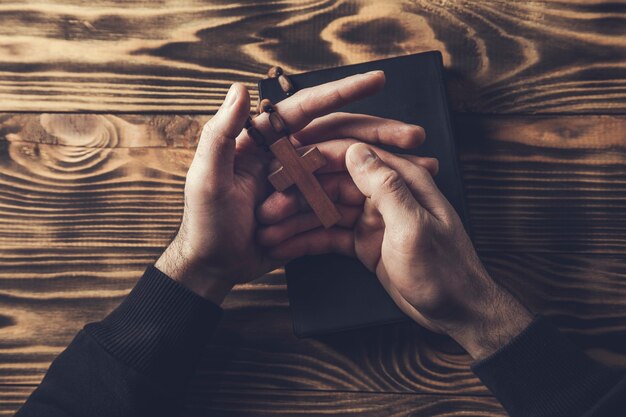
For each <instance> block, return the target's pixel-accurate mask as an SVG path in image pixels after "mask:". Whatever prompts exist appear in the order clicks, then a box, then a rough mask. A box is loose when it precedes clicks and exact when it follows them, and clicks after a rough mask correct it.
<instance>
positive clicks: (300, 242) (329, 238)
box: [268, 227, 354, 260]
mask: <svg viewBox="0 0 626 417" xmlns="http://www.w3.org/2000/svg"><path fill="white" fill-rule="evenodd" d="M323 253H337V254H341V255H347V256H354V234H353V233H352V231H350V230H347V229H341V228H338V227H333V228H330V229H315V230H312V231H310V232H306V233H302V234H299V235H296V236H294V237H292V238H291V239H287V240H286V241H284V242H283V243H281V244H279V245H278V246H275V247H273V248H271V249H269V252H268V255H269V256H270V257H271V258H273V259H281V260H291V259H295V258H299V257H301V256H306V255H320V254H323Z"/></svg>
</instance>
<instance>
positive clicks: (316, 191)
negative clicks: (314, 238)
mask: <svg viewBox="0 0 626 417" xmlns="http://www.w3.org/2000/svg"><path fill="white" fill-rule="evenodd" d="M270 150H271V151H272V153H273V154H274V156H275V157H276V159H278V161H279V162H280V163H281V164H282V167H280V168H279V169H277V170H276V171H274V172H273V173H272V174H270V176H269V177H268V180H269V181H270V183H271V184H272V185H273V186H274V188H275V189H276V191H279V192H282V191H284V190H286V189H287V188H289V187H291V186H292V185H294V184H295V185H296V186H297V187H298V189H299V190H300V192H301V193H302V195H303V196H304V198H305V199H306V201H307V203H309V206H311V208H312V209H313V211H314V212H315V214H316V215H317V217H318V218H319V219H320V221H321V222H322V225H323V226H324V227H325V228H327V229H328V228H329V227H331V226H333V225H335V224H337V222H338V221H339V220H340V219H341V214H340V213H339V211H338V210H337V208H336V207H335V205H334V204H333V202H332V201H331V200H330V198H329V197H328V195H327V194H326V192H325V191H324V189H323V188H322V186H321V185H320V183H319V181H318V180H317V178H315V176H314V175H313V172H315V171H316V170H318V169H319V168H321V167H323V166H324V165H326V159H325V158H324V155H322V153H321V152H320V150H319V149H317V148H311V149H309V150H308V151H307V152H306V153H304V154H303V155H302V156H300V155H298V152H296V149H295V148H294V146H293V145H292V144H291V141H290V140H289V137H288V136H283V137H282V138H280V139H278V140H277V141H275V142H274V143H272V145H270Z"/></svg>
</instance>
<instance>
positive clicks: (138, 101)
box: [0, 0, 626, 113]
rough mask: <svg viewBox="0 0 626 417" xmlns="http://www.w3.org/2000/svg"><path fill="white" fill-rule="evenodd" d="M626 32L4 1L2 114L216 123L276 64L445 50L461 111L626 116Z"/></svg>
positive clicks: (318, 64)
mask: <svg viewBox="0 0 626 417" xmlns="http://www.w3.org/2000/svg"><path fill="white" fill-rule="evenodd" d="M625 23H626V9H625V8H624V6H623V5H621V4H617V3H610V4H607V3H606V2H605V1H594V2H584V1H576V2H571V1H562V0H559V1H533V2H511V1H502V0H490V1H487V0H482V1H472V2H469V1H466V0H451V1H445V2H442V1H439V0H416V1H414V2H381V1H376V0H366V1H362V0H346V1H340V0H328V1H322V0H317V1H316V0H289V1H281V2H277V1H272V0H256V1H254V2H246V3H245V4H244V3H241V4H233V3H231V2H224V1H220V0H213V1H208V2H207V1H199V0H180V1H176V2H173V3H171V2H168V3H167V6H164V7H145V2H144V1H141V0H133V1H122V0H97V1H92V2H84V1H78V0H73V1H63V2H58V1H51V0H48V1H40V2H36V3H33V2H24V1H22V2H10V3H6V2H5V3H3V4H2V5H0V50H1V51H3V54H2V60H1V62H0V77H1V80H0V110H3V111H18V110H25V111H84V110H89V111H98V112H118V111H122V112H183V113H184V112H207V111H209V112H212V111H214V110H215V109H216V107H217V105H218V104H219V102H220V100H221V98H222V97H223V96H224V95H225V93H226V89H227V88H228V86H229V84H230V83H232V82H234V81H241V82H244V83H245V84H247V85H248V86H250V87H252V86H253V85H254V84H255V83H256V81H257V80H258V79H259V78H260V77H261V76H262V75H263V74H264V73H265V71H266V69H267V68H268V67H269V66H270V65H274V64H276V63H280V64H281V65H282V66H283V67H284V68H286V69H287V70H288V71H289V72H299V71H305V70H312V69H318V68H323V67H329V66H336V65H340V64H350V63H356V62H362V61H366V60H373V59H379V58H385V57H389V56H394V55H400V54H408V53H414V52H420V51H426V50H432V49H438V50H441V51H442V53H443V56H444V60H445V64H446V66H447V68H448V69H449V71H448V75H449V78H450V91H451V93H452V94H451V95H452V98H453V106H454V108H455V109H457V110H458V111H469V112H474V113H476V112H481V113H542V112H551V113H554V112H569V113H590V112H591V113H598V112H602V113H609V112H611V113H623V112H624V111H625V109H626V81H625V80H626V37H624V36H623V35H624V33H623V27H624V25H625ZM242 28H245V30H242Z"/></svg>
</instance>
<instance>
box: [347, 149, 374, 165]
mask: <svg viewBox="0 0 626 417" xmlns="http://www.w3.org/2000/svg"><path fill="white" fill-rule="evenodd" d="M375 159H376V154H375V153H374V152H372V151H371V150H370V148H369V147H368V146H363V145H359V146H355V147H354V148H353V149H352V151H351V152H350V160H351V161H352V162H354V163H355V164H356V165H357V166H360V167H361V168H364V167H366V166H367V165H369V164H371V163H372V162H374V160H375Z"/></svg>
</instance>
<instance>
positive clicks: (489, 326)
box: [450, 284, 533, 361]
mask: <svg viewBox="0 0 626 417" xmlns="http://www.w3.org/2000/svg"><path fill="white" fill-rule="evenodd" d="M488 293H489V295H488V296H487V297H486V299H485V300H484V301H483V302H481V303H480V306H481V307H480V308H479V309H477V310H476V311H475V313H474V314H471V318H470V320H469V321H468V322H467V324H466V325H464V326H461V327H460V328H459V330H458V331H456V332H453V333H451V334H450V336H452V338H454V339H455V340H456V341H457V342H458V343H459V344H460V345H461V346H463V348H464V349H465V350H466V351H467V352H468V353H469V354H470V356H472V358H473V359H474V360H476V361H479V360H481V359H484V358H486V357H488V356H491V355H492V354H493V353H495V352H496V351H498V350H499V349H501V348H503V347H504V346H506V345H507V344H509V343H510V342H511V340H513V339H514V338H515V337H516V336H517V335H519V334H520V333H521V332H523V331H524V330H525V329H526V328H527V327H528V326H529V325H530V323H531V322H532V320H533V315H532V313H531V312H530V311H529V310H528V309H527V308H526V307H525V306H523V305H522V304H521V303H520V302H519V301H518V300H517V299H516V298H515V297H513V295H512V294H510V293H509V292H508V291H506V290H504V289H503V288H501V287H500V286H498V285H497V284H494V285H493V288H492V289H491V290H490V291H489V292H488Z"/></svg>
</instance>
